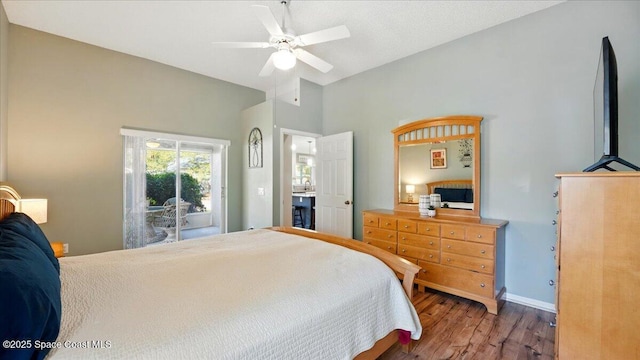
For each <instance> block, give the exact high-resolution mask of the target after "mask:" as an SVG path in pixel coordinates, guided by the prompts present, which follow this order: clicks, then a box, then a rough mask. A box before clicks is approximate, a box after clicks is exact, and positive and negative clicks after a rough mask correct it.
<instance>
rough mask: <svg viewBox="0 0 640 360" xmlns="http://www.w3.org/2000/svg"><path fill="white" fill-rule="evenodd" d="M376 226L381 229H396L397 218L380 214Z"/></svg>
mask: <svg viewBox="0 0 640 360" xmlns="http://www.w3.org/2000/svg"><path fill="white" fill-rule="evenodd" d="M378 219H379V220H378V227H379V228H381V229H388V230H397V229H398V226H397V225H398V224H397V223H398V220H396V219H395V218H392V217H387V216H380V217H379V218H378Z"/></svg>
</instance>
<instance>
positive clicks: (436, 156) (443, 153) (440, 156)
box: [430, 149, 447, 169]
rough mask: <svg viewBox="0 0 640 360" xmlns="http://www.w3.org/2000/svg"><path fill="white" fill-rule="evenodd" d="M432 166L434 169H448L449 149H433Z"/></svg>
mask: <svg viewBox="0 0 640 360" xmlns="http://www.w3.org/2000/svg"><path fill="white" fill-rule="evenodd" d="M430 164H431V168H432V169H446V168H447V149H432V150H431V163H430Z"/></svg>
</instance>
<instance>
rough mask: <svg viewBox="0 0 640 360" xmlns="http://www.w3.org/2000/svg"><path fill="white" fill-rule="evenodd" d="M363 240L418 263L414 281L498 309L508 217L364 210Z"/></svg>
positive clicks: (502, 286)
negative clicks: (438, 215) (502, 218)
mask: <svg viewBox="0 0 640 360" xmlns="http://www.w3.org/2000/svg"><path fill="white" fill-rule="evenodd" d="M363 220H364V221H363V227H364V228H363V231H362V234H363V241H364V242H366V243H368V244H371V245H374V246H377V247H379V248H381V249H384V250H387V251H389V252H392V253H394V254H398V255H400V256H402V257H404V258H405V259H407V260H409V261H411V262H413V263H416V264H418V265H420V267H421V268H422V269H421V270H420V272H419V273H418V276H417V278H416V280H415V283H416V284H418V285H421V286H426V287H429V288H432V289H435V290H440V291H444V292H448V293H450V294H454V295H458V296H462V297H465V298H468V299H471V300H475V301H478V302H481V303H483V304H484V305H485V306H486V307H487V310H488V311H489V312H490V313H492V314H497V313H498V309H499V307H500V304H501V298H502V296H503V294H504V292H505V286H504V256H505V255H504V246H505V244H504V230H505V227H506V225H507V221H504V220H491V219H479V220H478V219H467V218H461V217H453V216H451V217H434V218H429V217H426V216H420V215H419V214H418V213H412V212H401V211H393V210H367V211H364V212H363Z"/></svg>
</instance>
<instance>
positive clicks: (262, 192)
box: [258, 187, 264, 196]
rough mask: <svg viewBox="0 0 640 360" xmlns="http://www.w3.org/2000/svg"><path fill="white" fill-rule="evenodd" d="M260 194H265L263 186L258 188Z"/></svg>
mask: <svg viewBox="0 0 640 360" xmlns="http://www.w3.org/2000/svg"><path fill="white" fill-rule="evenodd" d="M258 195H260V196H264V188H261V187H259V188H258Z"/></svg>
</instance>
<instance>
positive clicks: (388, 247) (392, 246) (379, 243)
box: [364, 238, 396, 254]
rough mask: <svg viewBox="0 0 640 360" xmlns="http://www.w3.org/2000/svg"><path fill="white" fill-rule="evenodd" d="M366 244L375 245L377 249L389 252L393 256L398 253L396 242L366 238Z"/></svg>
mask: <svg viewBox="0 0 640 360" xmlns="http://www.w3.org/2000/svg"><path fill="white" fill-rule="evenodd" d="M364 243H365V244H369V245H373V246H375V247H377V248H380V249H382V250H385V251H388V252H390V253H392V254H395V253H396V243H394V242H389V241H383V240H378V239H372V238H365V239H364Z"/></svg>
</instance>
